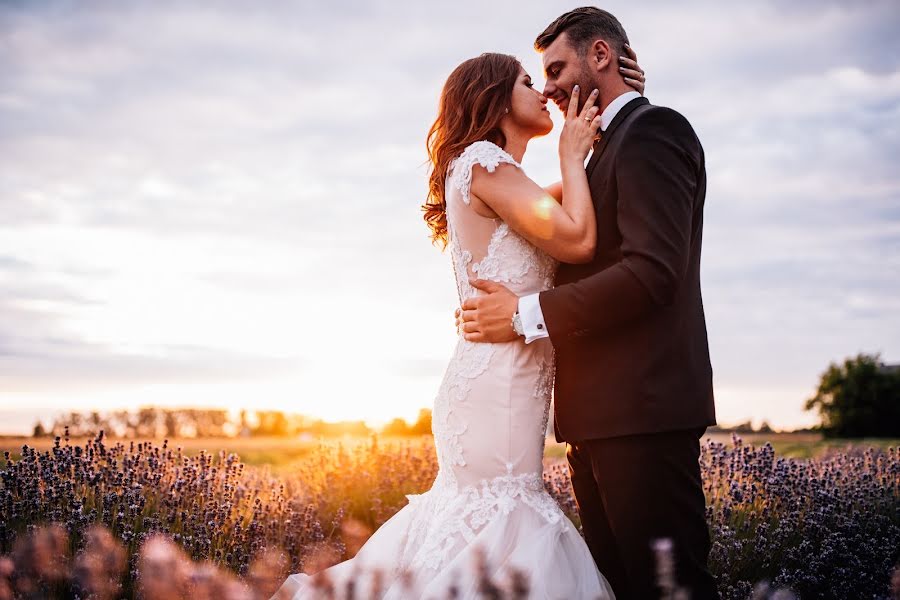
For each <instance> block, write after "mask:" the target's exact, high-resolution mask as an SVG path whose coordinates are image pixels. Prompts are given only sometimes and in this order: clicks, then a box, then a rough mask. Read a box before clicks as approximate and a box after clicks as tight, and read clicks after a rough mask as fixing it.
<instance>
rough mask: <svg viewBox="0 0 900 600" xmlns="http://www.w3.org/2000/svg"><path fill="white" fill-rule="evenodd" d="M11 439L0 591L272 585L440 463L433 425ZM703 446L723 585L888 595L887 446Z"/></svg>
mask: <svg viewBox="0 0 900 600" xmlns="http://www.w3.org/2000/svg"><path fill="white" fill-rule="evenodd" d="M207 442H208V440H207ZM5 454H6V456H5V458H6V460H5V462H4V464H3V465H0V468H2V473H0V477H2V478H0V600H3V599H5V598H14V597H19V598H88V597H92V598H121V597H142V598H206V597H210V598H212V597H216V598H219V599H229V598H247V599H256V598H269V596H270V595H271V594H272V593H274V591H275V590H276V589H277V587H278V585H279V584H280V582H281V581H282V580H283V578H284V576H285V575H286V574H287V573H289V572H299V571H305V572H315V571H317V570H319V569H321V568H322V567H324V566H327V565H329V564H332V563H334V562H337V561H339V560H342V559H343V558H346V557H348V556H351V555H353V554H354V553H355V552H356V550H357V549H358V548H359V546H360V545H361V544H362V543H363V542H364V541H365V539H366V538H367V537H368V536H369V535H370V534H371V532H372V531H373V530H374V529H375V528H377V527H378V526H379V525H380V524H381V523H383V522H384V521H385V520H387V519H388V518H390V516H391V515H393V514H394V513H395V512H396V511H397V510H399V509H400V508H402V507H403V506H404V505H405V504H406V497H405V495H406V494H412V493H419V492H422V491H424V490H426V489H427V488H428V487H430V484H431V482H432V480H433V478H434V476H435V474H436V471H437V462H436V459H435V455H434V450H433V445H432V442H431V441H430V439H429V438H420V439H413V440H380V439H377V438H372V439H369V440H363V441H357V442H355V443H349V444H340V443H328V444H315V445H311V446H310V447H308V448H306V449H304V450H303V451H302V452H298V454H297V455H296V456H295V460H293V461H292V462H290V464H289V465H288V466H285V465H282V467H284V468H278V469H273V468H272V467H270V466H269V465H262V466H247V465H245V464H243V463H242V462H241V459H240V458H239V456H238V455H237V454H233V453H231V454H229V453H226V452H224V451H220V452H219V453H217V454H214V455H211V454H209V453H207V452H205V451H203V450H202V449H201V450H197V451H196V453H192V454H191V455H190V456H189V455H188V454H187V453H186V451H185V449H184V448H180V447H177V446H175V447H173V444H170V443H168V442H163V443H161V444H157V443H151V442H142V443H134V442H130V443H124V444H123V443H119V442H116V443H109V442H107V440H105V439H104V438H103V436H102V435H101V436H98V437H97V438H95V439H90V440H85V441H83V442H77V443H76V442H72V441H69V440H60V439H57V440H56V442H55V443H53V444H52V446H51V447H50V448H48V449H46V450H36V449H35V448H32V447H30V446H28V445H24V446H23V447H21V448H19V449H18V450H17V451H16V452H15V454H13V453H12V452H6V453H5ZM548 455H549V456H548V458H547V459H546V468H545V483H546V486H547V488H548V490H549V491H550V492H551V494H552V495H553V496H554V497H555V498H556V499H557V501H558V502H559V503H560V505H561V506H562V507H563V509H564V511H565V512H566V513H567V514H568V515H569V516H570V518H572V520H573V521H574V522H575V523H576V524H577V523H578V518H577V513H576V510H575V503H574V499H573V497H572V493H571V487H570V485H569V481H568V476H567V471H566V468H565V464H564V462H563V461H562V459H561V458H559V457H557V456H555V455H554V452H553V451H552V449H551V451H550V452H548ZM701 461H702V469H703V473H704V482H705V491H706V495H707V499H708V501H709V510H708V515H707V516H708V522H709V527H710V532H711V534H712V539H713V547H712V553H711V556H710V563H711V567H712V569H713V571H714V573H715V575H716V576H717V578H718V581H719V586H720V591H721V592H722V595H723V598H727V599H738V598H740V599H745V598H750V597H751V596H752V597H754V598H766V597H770V594H769V592H768V591H767V590H773V591H774V590H776V589H779V588H783V590H787V589H789V590H790V591H791V593H792V594H794V595H795V596H796V597H799V598H826V599H827V598H834V599H849V598H854V599H856V598H859V599H863V598H866V599H869V598H889V597H891V596H892V581H891V579H892V575H893V576H894V582H893V586H894V591H893V593H895V594H896V593H897V587H900V581H897V579H898V577H900V576H898V575H896V567H897V564H898V561H900V544H898V542H897V540H900V451H898V449H897V448H896V447H886V448H885V447H881V448H878V447H868V448H866V447H846V448H843V449H835V448H824V449H822V451H821V452H818V453H817V455H816V456H815V457H814V458H810V459H800V458H787V457H783V456H781V455H779V454H778V453H777V452H776V451H775V450H774V449H773V447H772V445H770V444H764V445H761V446H753V445H750V444H749V443H745V442H743V441H742V440H741V439H740V438H736V437H735V438H734V439H733V440H731V441H727V442H721V441H713V440H707V441H706V443H705V445H704V447H703V452H702V455H701ZM323 585H325V584H324V583H323ZM485 589H486V590H488V591H489V592H490V593H488V592H486V594H487V595H486V596H485V597H524V596H522V595H521V594H522V588H521V586H520V587H519V588H517V589H518V591H515V590H513V591H510V592H509V593H508V594H507V595H503V590H502V589H500V588H498V587H496V586H494V587H491V586H486V587H485ZM491 590H493V591H491ZM783 590H782V591H781V592H778V593H780V594H782V597H784V594H785V593H786V592H785V591H783ZM323 594H324V595H323V597H328V595H329V590H328V589H327V587H323ZM491 594H493V595H491ZM516 594H519V595H518V596H517V595H516ZM331 597H335V598H337V597H345V595H344V594H343V592H342V591H340V590H337V591H332V596H331ZM772 597H774V595H772Z"/></svg>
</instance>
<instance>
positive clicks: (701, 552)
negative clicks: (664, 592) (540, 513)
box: [568, 428, 719, 600]
mask: <svg viewBox="0 0 900 600" xmlns="http://www.w3.org/2000/svg"><path fill="white" fill-rule="evenodd" d="M704 431H705V428H701V429H693V430H684V431H670V432H664V433H651V434H642V435H629V436H623V437H615V438H606V439H594V440H586V441H583V442H576V443H574V444H570V445H569V449H568V460H569V473H570V475H571V478H572V487H573V488H574V491H575V499H576V501H577V503H578V512H579V515H580V516H581V524H582V527H583V529H584V537H585V541H586V542H587V544H588V547H589V548H590V550H591V554H592V555H593V557H594V560H595V561H596V563H597V567H598V568H599V569H600V572H601V573H603V575H604V576H605V577H606V578H607V580H608V581H609V583H610V585H611V586H612V588H613V591H614V592H615V594H616V600H649V599H654V598H659V595H660V590H659V588H658V587H657V572H656V561H655V559H654V552H653V548H652V543H653V541H654V540H657V539H660V538H668V539H670V540H672V543H673V554H674V562H675V565H674V568H675V579H676V583H677V585H679V586H681V587H685V588H688V589H689V590H690V594H691V596H690V597H691V598H692V600H706V599H709V598H714V599H718V598H719V596H718V593H717V591H716V585H715V581H714V579H713V577H712V575H711V574H710V572H709V569H708V567H707V555H708V554H709V547H710V541H709V531H708V529H707V525H706V502H705V499H704V496H703V483H702V481H701V478H700V464H699V456H700V443H699V440H700V436H702V435H703V432H704Z"/></svg>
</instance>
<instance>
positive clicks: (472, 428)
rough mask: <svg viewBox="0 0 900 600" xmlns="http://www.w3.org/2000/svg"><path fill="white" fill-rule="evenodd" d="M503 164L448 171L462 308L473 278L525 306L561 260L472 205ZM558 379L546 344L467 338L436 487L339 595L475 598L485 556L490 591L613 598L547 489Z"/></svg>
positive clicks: (483, 147)
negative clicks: (513, 574) (524, 587)
mask: <svg viewBox="0 0 900 600" xmlns="http://www.w3.org/2000/svg"><path fill="white" fill-rule="evenodd" d="M501 163H509V164H512V165H515V166H516V167H517V168H521V167H520V166H519V165H518V163H517V162H516V161H515V160H514V159H513V158H512V157H511V156H510V155H509V154H507V153H506V152H504V151H503V150H502V149H501V148H500V147H498V146H496V145H495V144H493V143H491V142H487V141H479V142H475V143H473V144H471V145H470V146H468V147H467V148H466V149H465V151H464V152H463V153H462V154H461V155H460V156H459V157H458V158H457V159H455V160H454V161H453V163H451V165H450V171H449V175H448V177H447V189H446V195H445V197H446V202H447V221H448V230H449V247H450V254H451V257H452V261H453V268H454V271H455V274H456V283H457V290H458V292H459V298H460V303H462V301H463V300H464V299H466V298H470V297H472V296H475V295H476V294H479V293H480V292H479V291H478V290H475V289H474V288H472V287H471V286H470V285H469V282H468V278H469V277H470V276H471V277H473V278H475V277H477V278H480V279H490V280H493V281H497V282H500V283H502V284H504V285H506V286H507V287H508V288H509V289H511V290H512V291H513V292H514V293H516V294H518V295H520V296H521V295H524V294H529V293H532V292H537V291H542V290H545V289H547V288H549V287H550V286H551V285H552V284H553V276H554V273H555V270H556V261H554V260H553V259H552V258H551V257H549V256H547V255H546V254H544V253H543V252H542V251H541V250H539V249H537V248H536V247H535V246H533V245H532V244H530V243H529V242H527V241H526V240H525V239H524V238H522V237H521V236H519V235H518V234H516V233H515V232H514V231H512V230H511V229H510V228H509V226H508V225H507V224H506V223H504V222H503V221H502V220H500V219H498V218H493V219H492V218H487V217H483V216H481V215H479V214H478V213H476V212H475V211H474V210H473V209H472V207H471V206H470V204H469V187H470V185H471V181H472V167H473V166H474V165H475V164H479V165H481V166H483V167H485V168H486V169H487V171H488V172H490V173H493V172H494V170H495V169H496V168H497V166H498V165H499V164H501ZM553 369H554V366H553V348H552V346H551V344H550V341H549V340H548V339H546V338H544V339H540V340H537V341H535V342H532V343H531V344H525V342H524V340H523V339H522V338H519V339H517V340H515V341H512V342H506V343H499V344H484V343H473V342H468V341H466V340H465V339H464V338H463V337H462V335H460V337H459V340H458V342H457V345H456V349H455V352H454V354H453V358H452V359H451V360H450V363H449V365H448V366H447V370H446V372H445V374H444V379H443V381H442V383H441V386H440V389H439V391H438V394H437V397H436V398H435V401H434V410H433V415H432V430H433V433H434V442H435V446H436V448H437V458H438V465H439V469H438V474H437V477H436V479H435V481H434V484H433V485H432V487H431V489H430V490H428V491H427V492H425V493H423V494H419V495H411V496H408V498H409V504H408V505H407V506H405V507H404V508H403V509H401V510H400V511H399V512H398V513H397V514H395V515H394V516H393V517H391V518H390V519H389V520H388V521H387V522H385V523H384V524H383V525H382V526H381V527H380V528H379V529H378V530H377V531H376V532H375V533H374V534H373V535H372V537H371V538H369V540H368V541H367V542H366V543H365V544H364V545H363V546H362V548H361V549H360V550H359V552H358V553H357V555H356V556H355V557H353V558H352V559H349V560H346V561H344V562H342V563H339V564H337V565H334V566H333V567H330V568H328V569H326V571H325V572H326V574H327V575H328V578H329V579H330V580H331V581H332V582H333V583H335V584H336V589H337V590H341V589H343V586H342V583H341V582H343V581H344V580H346V578H348V577H354V578H355V579H356V582H357V583H356V586H355V588H356V590H357V594H358V596H359V597H361V598H369V597H371V596H370V587H369V586H371V585H372V577H373V573H374V572H375V571H379V572H380V586H379V587H380V590H381V592H380V595H379V596H378V597H380V598H382V599H384V600H388V599H390V600H394V599H399V598H446V597H448V590H449V589H450V588H451V587H455V588H456V590H457V592H458V594H457V596H456V598H462V599H469V598H476V597H480V596H479V594H478V584H479V581H478V575H477V573H476V570H475V563H476V560H477V558H476V557H478V556H479V553H480V555H481V557H482V558H483V559H484V561H485V562H484V564H486V565H487V566H488V567H489V571H488V575H490V576H491V577H492V578H493V579H494V581H503V580H504V579H505V578H506V577H507V576H508V574H509V569H510V568H514V569H517V570H519V571H521V572H524V573H525V574H526V575H527V577H528V587H529V590H530V591H529V596H528V597H529V598H534V599H547V600H551V599H552V600H556V599H563V598H565V599H575V598H578V599H591V600H593V599H603V600H607V599H612V598H613V593H612V590H611V588H610V587H609V584H608V583H607V581H606V579H605V578H604V577H603V575H601V574H600V572H599V571H598V570H597V567H596V565H595V564H594V561H593V559H592V557H591V554H590V551H589V550H588V547H587V545H586V544H585V542H584V540H583V539H582V538H581V536H580V535H579V534H578V531H577V530H576V529H575V527H574V526H573V525H572V524H571V522H570V521H569V519H568V518H566V516H565V515H564V514H563V512H562V511H561V510H560V508H559V506H558V505H557V504H556V502H555V501H554V500H553V498H552V497H551V496H550V495H549V494H548V493H547V492H546V491H545V489H544V485H543V479H542V458H543V452H544V434H545V431H546V428H547V419H548V416H549V409H550V396H551V391H552V387H553V386H552V382H553ZM404 573H406V574H407V575H406V576H404ZM315 597H316V592H315V591H314V589H313V585H312V581H311V577H310V576H308V575H305V574H294V575H290V576H288V578H287V579H286V580H285V582H284V584H283V585H282V587H281V589H280V590H279V593H278V594H276V596H274V597H273V598H280V599H284V598H290V599H292V600H301V599H312V598H315Z"/></svg>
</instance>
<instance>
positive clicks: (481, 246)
mask: <svg viewBox="0 0 900 600" xmlns="http://www.w3.org/2000/svg"><path fill="white" fill-rule="evenodd" d="M503 163H507V164H511V165H514V166H515V167H516V168H521V166H520V165H519V164H518V163H517V162H516V161H515V159H513V157H512V156H510V155H509V154H508V153H506V152H505V151H503V149H501V148H500V147H499V146H497V145H496V144H493V143H491V142H488V141H478V142H474V143H472V144H470V145H469V146H468V147H467V148H466V149H465V150H464V151H463V152H462V154H461V155H460V156H459V157H458V158H457V159H456V160H454V161H453V162H452V163H450V168H449V171H448V175H447V186H446V190H445V196H444V197H445V199H446V203H447V224H448V225H447V228H448V231H449V246H450V253H451V256H452V259H453V268H454V270H455V272H456V283H457V291H458V292H459V298H460V303H462V301H463V300H464V299H466V298H470V297H472V296H475V295H476V294H477V290H475V289H474V288H473V287H472V286H471V285H469V282H468V280H469V278H472V279H489V280H491V281H497V282H500V283H503V284H504V285H505V286H506V287H508V288H509V289H510V290H512V291H513V292H514V293H516V294H518V295H519V296H521V295H524V294H530V293H533V292H539V291H543V290H545V289H548V288H550V287H551V286H552V285H553V275H554V272H555V269H556V264H557V263H556V261H555V260H554V259H553V258H551V257H550V256H548V255H546V254H545V253H544V252H542V251H541V250H539V249H537V248H536V247H535V246H533V245H532V244H530V243H529V242H528V241H526V240H525V239H524V238H522V237H521V236H520V235H518V234H517V233H516V232H514V231H512V230H511V229H510V228H509V225H507V224H506V223H505V222H504V221H502V220H501V219H499V218H490V217H485V216H482V215H480V214H478V213H477V212H476V211H475V209H474V208H473V207H472V204H471V201H470V197H469V191H470V189H471V184H472V169H473V167H474V166H475V165H480V166H482V167H484V168H485V169H487V170H488V172H491V173H492V172H493V171H494V170H495V169H496V168H497V167H498V166H499V165H500V164H503Z"/></svg>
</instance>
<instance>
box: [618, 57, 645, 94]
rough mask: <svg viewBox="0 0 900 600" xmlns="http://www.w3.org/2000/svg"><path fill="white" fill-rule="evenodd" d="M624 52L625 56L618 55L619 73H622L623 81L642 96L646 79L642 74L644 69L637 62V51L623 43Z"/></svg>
mask: <svg viewBox="0 0 900 600" xmlns="http://www.w3.org/2000/svg"><path fill="white" fill-rule="evenodd" d="M625 52H626V54H627V56H620V57H619V73H621V74H622V77H623V78H624V79H625V83H627V84H628V85H630V86H631V87H633V88H634V89H636V90H637V91H638V93H639V94H640V95H641V96H643V95H644V88H645V87H646V81H647V80H646V77H645V76H644V70H643V69H642V68H641V65H639V64H638V62H637V53H636V52H635V51H634V49H633V48H632V47H631V46H629V45H628V44H625Z"/></svg>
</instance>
